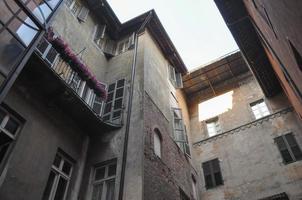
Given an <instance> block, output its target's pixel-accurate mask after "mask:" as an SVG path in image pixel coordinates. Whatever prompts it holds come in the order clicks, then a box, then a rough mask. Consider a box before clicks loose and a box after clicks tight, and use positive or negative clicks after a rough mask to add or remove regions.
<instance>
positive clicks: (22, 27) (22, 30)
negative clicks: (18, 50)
mask: <svg viewBox="0 0 302 200" xmlns="http://www.w3.org/2000/svg"><path fill="white" fill-rule="evenodd" d="M18 17H19V18H20V19H21V20H22V21H20V19H17V18H15V19H13V21H12V22H10V24H9V25H8V28H9V29H10V30H11V31H12V32H15V33H16V34H17V35H18V37H19V38H20V39H21V40H22V41H23V43H24V44H25V45H26V46H28V45H29V44H30V43H31V41H32V40H33V39H34V37H35V36H36V35H37V33H38V31H37V30H38V27H37V26H36V25H35V24H34V22H33V21H32V20H31V19H30V18H29V17H28V16H27V15H26V14H25V13H24V12H20V13H19V14H18Z"/></svg>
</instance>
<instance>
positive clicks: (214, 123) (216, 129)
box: [205, 117, 222, 137]
mask: <svg viewBox="0 0 302 200" xmlns="http://www.w3.org/2000/svg"><path fill="white" fill-rule="evenodd" d="M205 123H206V127H207V132H208V136H209V137H213V136H215V135H217V134H220V133H222V130H221V126H220V124H219V119H218V117H214V118H212V119H209V120H207V121H206V122H205Z"/></svg>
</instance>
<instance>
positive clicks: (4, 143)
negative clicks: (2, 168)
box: [0, 132, 13, 164]
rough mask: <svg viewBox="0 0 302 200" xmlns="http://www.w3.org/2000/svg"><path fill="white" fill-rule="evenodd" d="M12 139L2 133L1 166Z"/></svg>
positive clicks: (0, 135)
mask: <svg viewBox="0 0 302 200" xmlns="http://www.w3.org/2000/svg"><path fill="white" fill-rule="evenodd" d="M12 141H13V140H12V139H11V138H10V137H8V136H7V135H6V134H5V133H3V132H0V164H1V162H2V160H3V159H4V157H5V155H6V152H7V150H8V148H9V145H10V144H11V143H12Z"/></svg>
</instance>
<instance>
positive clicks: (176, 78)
mask: <svg viewBox="0 0 302 200" xmlns="http://www.w3.org/2000/svg"><path fill="white" fill-rule="evenodd" d="M168 67H169V79H170V81H171V83H172V84H173V86H174V87H175V88H182V87H183V83H182V76H181V73H177V72H175V69H174V67H173V66H171V65H169V66H168Z"/></svg>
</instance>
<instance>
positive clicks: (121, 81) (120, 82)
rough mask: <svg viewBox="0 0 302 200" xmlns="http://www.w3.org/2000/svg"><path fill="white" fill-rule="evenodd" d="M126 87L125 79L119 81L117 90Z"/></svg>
mask: <svg viewBox="0 0 302 200" xmlns="http://www.w3.org/2000/svg"><path fill="white" fill-rule="evenodd" d="M124 85H125V79H121V80H119V81H117V88H120V87H123V86H124Z"/></svg>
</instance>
